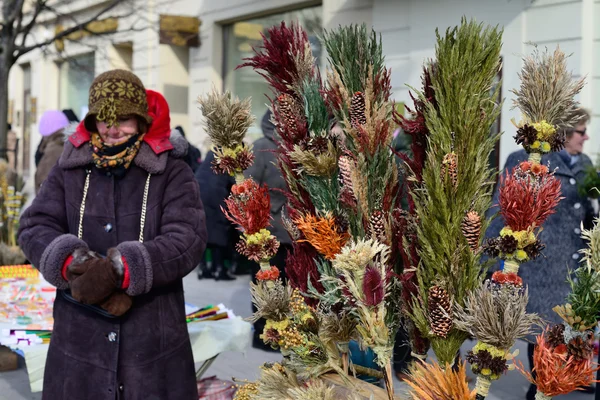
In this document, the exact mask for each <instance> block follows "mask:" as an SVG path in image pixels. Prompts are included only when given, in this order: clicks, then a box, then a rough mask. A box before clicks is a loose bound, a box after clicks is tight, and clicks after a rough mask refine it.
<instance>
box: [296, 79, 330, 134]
mask: <svg viewBox="0 0 600 400" xmlns="http://www.w3.org/2000/svg"><path fill="white" fill-rule="evenodd" d="M321 90H322V87H321V83H320V82H319V81H315V80H313V81H306V82H304V86H303V87H302V98H303V99H304V112H305V115H306V121H307V122H308V131H309V132H310V133H311V135H312V136H314V133H315V132H327V131H329V110H328V109H327V104H325V99H324V97H323V95H322V93H321Z"/></svg>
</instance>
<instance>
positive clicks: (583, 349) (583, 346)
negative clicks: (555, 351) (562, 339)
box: [567, 336, 592, 360]
mask: <svg viewBox="0 0 600 400" xmlns="http://www.w3.org/2000/svg"><path fill="white" fill-rule="evenodd" d="M567 350H568V351H569V354H570V355H572V356H573V357H575V358H576V359H577V360H587V359H589V358H590V356H591V355H592V345H591V343H590V341H589V340H586V339H585V338H582V337H581V336H577V337H575V338H573V339H571V341H570V342H569V343H567Z"/></svg>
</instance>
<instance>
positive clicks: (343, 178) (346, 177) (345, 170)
mask: <svg viewBox="0 0 600 400" xmlns="http://www.w3.org/2000/svg"><path fill="white" fill-rule="evenodd" d="M352 164H353V162H352V160H351V159H350V157H348V156H341V157H340V160H339V161H338V167H339V169H340V176H339V180H340V185H341V186H342V187H348V188H352V179H351V178H350V176H351V175H350V174H351V171H352Z"/></svg>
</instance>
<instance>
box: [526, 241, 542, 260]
mask: <svg viewBox="0 0 600 400" xmlns="http://www.w3.org/2000/svg"><path fill="white" fill-rule="evenodd" d="M544 248H546V246H545V245H544V244H543V243H542V242H540V241H539V240H536V241H535V242H533V243H531V244H528V245H527V246H525V248H524V249H523V250H525V253H527V257H529V258H530V259H531V260H535V259H536V258H538V257H539V256H540V254H542V250H544Z"/></svg>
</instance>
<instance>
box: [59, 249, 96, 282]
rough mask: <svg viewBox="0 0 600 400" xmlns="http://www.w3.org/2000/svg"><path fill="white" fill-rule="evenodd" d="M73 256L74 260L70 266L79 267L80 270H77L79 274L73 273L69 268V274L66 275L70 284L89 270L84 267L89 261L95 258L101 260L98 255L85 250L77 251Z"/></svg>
mask: <svg viewBox="0 0 600 400" xmlns="http://www.w3.org/2000/svg"><path fill="white" fill-rule="evenodd" d="M71 255H72V256H73V260H72V261H71V264H69V266H71V265H78V268H77V269H76V271H77V272H78V273H74V272H72V271H71V269H70V268H69V267H67V272H66V274H65V275H66V276H67V281H69V282H72V281H73V280H74V279H75V278H77V277H79V276H81V274H83V273H84V272H86V271H87V268H86V266H85V265H84V264H85V263H86V262H87V261H89V260H91V259H94V258H101V257H100V255H98V253H96V252H94V251H90V250H86V249H83V248H79V249H77V250H75V251H74V252H73V253H72V254H71ZM74 270H75V269H74Z"/></svg>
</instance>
